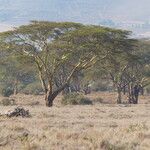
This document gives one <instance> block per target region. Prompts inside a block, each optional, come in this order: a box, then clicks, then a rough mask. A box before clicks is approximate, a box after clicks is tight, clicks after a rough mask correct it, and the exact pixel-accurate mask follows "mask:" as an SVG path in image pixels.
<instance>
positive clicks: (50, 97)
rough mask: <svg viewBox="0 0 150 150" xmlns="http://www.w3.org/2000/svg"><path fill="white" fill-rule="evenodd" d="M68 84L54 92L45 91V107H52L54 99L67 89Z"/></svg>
mask: <svg viewBox="0 0 150 150" xmlns="http://www.w3.org/2000/svg"><path fill="white" fill-rule="evenodd" d="M67 85H68V84H64V85H63V86H62V87H60V88H59V89H57V90H56V91H54V92H51V91H47V93H46V94H45V102H46V106H47V107H52V106H53V102H54V100H55V98H56V97H57V96H58V95H59V94H60V93H61V92H62V91H63V90H64V89H65V88H66V87H67Z"/></svg>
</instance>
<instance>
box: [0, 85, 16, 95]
mask: <svg viewBox="0 0 150 150" xmlns="http://www.w3.org/2000/svg"><path fill="white" fill-rule="evenodd" d="M13 93H14V90H13V89H12V88H10V87H7V88H4V89H2V93H1V94H2V96H4V97H9V96H10V95H12V94H13Z"/></svg>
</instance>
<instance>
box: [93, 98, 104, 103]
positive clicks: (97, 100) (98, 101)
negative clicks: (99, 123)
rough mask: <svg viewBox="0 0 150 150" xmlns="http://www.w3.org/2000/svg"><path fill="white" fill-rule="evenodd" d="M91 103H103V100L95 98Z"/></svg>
mask: <svg viewBox="0 0 150 150" xmlns="http://www.w3.org/2000/svg"><path fill="white" fill-rule="evenodd" d="M93 102H94V103H103V102H104V100H103V99H102V98H100V97H99V98H95V99H94V100H93Z"/></svg>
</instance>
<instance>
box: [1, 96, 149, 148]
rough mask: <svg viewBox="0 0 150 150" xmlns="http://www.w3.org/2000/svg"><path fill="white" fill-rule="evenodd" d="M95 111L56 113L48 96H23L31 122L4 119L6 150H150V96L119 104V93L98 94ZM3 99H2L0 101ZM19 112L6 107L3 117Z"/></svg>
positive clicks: (72, 108)
mask: <svg viewBox="0 0 150 150" xmlns="http://www.w3.org/2000/svg"><path fill="white" fill-rule="evenodd" d="M88 97H90V98H91V99H93V100H94V99H96V98H101V99H102V101H101V103H100V102H98V101H95V102H94V104H93V105H82V106H81V105H80V106H79V105H78V106H61V105H60V99H61V96H59V97H58V98H57V100H56V102H55V104H54V107H52V108H46V107H45V106H44V100H43V96H30V95H17V96H16V97H14V99H15V100H16V104H17V105H19V106H23V107H24V108H25V109H28V110H29V111H30V113H31V117H30V118H21V117H18V118H7V117H4V116H3V115H2V116H0V150H150V96H141V97H140V104H138V105H128V104H121V105H117V104H115V99H116V97H115V93H93V94H91V95H89V96H88ZM0 99H2V97H1V98H0ZM15 107H16V106H0V114H4V113H5V112H7V111H8V110H13V109H14V108H15Z"/></svg>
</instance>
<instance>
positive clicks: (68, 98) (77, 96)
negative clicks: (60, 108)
mask: <svg viewBox="0 0 150 150" xmlns="http://www.w3.org/2000/svg"><path fill="white" fill-rule="evenodd" d="M61 103H62V104H63V105H92V101H91V100H90V99H88V98H86V97H84V95H83V94H81V93H76V92H72V93H69V94H67V95H65V96H64V97H63V99H62V101H61Z"/></svg>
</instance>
